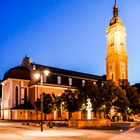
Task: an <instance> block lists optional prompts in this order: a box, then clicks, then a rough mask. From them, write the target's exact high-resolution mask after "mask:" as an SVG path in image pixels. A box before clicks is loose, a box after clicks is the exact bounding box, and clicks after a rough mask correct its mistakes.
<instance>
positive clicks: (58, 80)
mask: <svg viewBox="0 0 140 140" xmlns="http://www.w3.org/2000/svg"><path fill="white" fill-rule="evenodd" d="M57 83H58V84H61V77H60V76H58V77H57Z"/></svg>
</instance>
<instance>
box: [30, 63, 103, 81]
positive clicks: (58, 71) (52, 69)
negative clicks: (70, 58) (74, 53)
mask: <svg viewBox="0 0 140 140" xmlns="http://www.w3.org/2000/svg"><path fill="white" fill-rule="evenodd" d="M32 65H34V64H33V63H32ZM35 67H36V70H41V69H44V70H45V69H47V70H49V71H50V72H51V73H52V74H56V75H60V76H61V75H65V76H69V77H70V76H72V77H77V78H87V79H96V80H103V77H102V76H98V75H93V74H87V73H82V72H76V71H72V70H65V69H61V68H56V67H50V66H44V65H40V64H35Z"/></svg>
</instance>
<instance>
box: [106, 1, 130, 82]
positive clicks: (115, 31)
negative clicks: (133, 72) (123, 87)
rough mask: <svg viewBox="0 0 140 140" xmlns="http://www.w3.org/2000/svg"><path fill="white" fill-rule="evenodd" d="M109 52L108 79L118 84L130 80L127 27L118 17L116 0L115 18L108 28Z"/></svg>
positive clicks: (107, 60) (107, 55) (107, 61)
mask: <svg viewBox="0 0 140 140" xmlns="http://www.w3.org/2000/svg"><path fill="white" fill-rule="evenodd" d="M106 33H107V35H106V37H107V54H106V75H107V80H112V81H113V82H115V83H116V84H118V82H119V81H121V80H128V57H127V52H126V28H125V26H124V25H123V23H122V20H121V19H120V18H119V17H118V6H117V3H116V0H115V4H114V7H113V18H112V19H111V21H110V24H109V26H108V28H107V30H106Z"/></svg>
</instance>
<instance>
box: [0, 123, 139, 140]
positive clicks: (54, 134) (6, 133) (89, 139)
mask: <svg viewBox="0 0 140 140" xmlns="http://www.w3.org/2000/svg"><path fill="white" fill-rule="evenodd" d="M136 130H137V131H138V132H139V128H136V129H135V131H136ZM129 133H132V134H133V133H134V132H133V131H130V132H123V133H122V132H120V131H119V130H84V129H76V128H56V127H55V128H44V130H43V132H41V131H40V127H35V126H28V125H23V124H22V123H20V122H6V121H0V140H119V139H120V138H119V137H120V136H122V135H123V134H125V135H128V134H129ZM139 136H140V134H138V136H137V137H138V138H140V137H139ZM116 138H117V139H116ZM133 138H134V137H133ZM121 139H122V138H121ZM122 140H124V139H122ZM127 140H128V139H127ZM132 140H135V139H132ZM136 140H137V139H136Z"/></svg>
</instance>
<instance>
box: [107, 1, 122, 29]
mask: <svg viewBox="0 0 140 140" xmlns="http://www.w3.org/2000/svg"><path fill="white" fill-rule="evenodd" d="M115 23H118V24H121V25H123V23H122V20H121V19H120V18H119V16H118V6H117V3H116V0H115V4H114V7H113V18H112V19H111V20H110V24H109V26H111V25H113V24H115Z"/></svg>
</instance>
